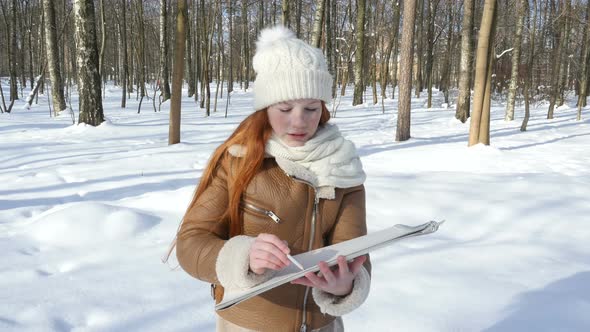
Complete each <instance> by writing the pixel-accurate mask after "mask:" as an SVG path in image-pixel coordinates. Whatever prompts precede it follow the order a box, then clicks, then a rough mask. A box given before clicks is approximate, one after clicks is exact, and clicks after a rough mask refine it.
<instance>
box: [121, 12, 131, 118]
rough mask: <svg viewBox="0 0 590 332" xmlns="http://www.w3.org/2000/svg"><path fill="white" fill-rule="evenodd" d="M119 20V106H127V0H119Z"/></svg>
mask: <svg viewBox="0 0 590 332" xmlns="http://www.w3.org/2000/svg"><path fill="white" fill-rule="evenodd" d="M120 5H121V22H120V24H119V31H120V35H121V44H120V45H121V46H120V47H121V51H120V52H119V56H120V57H121V60H120V61H119V62H120V63H121V108H125V107H126V106H127V85H128V84H129V63H128V61H127V0H121V1H120Z"/></svg>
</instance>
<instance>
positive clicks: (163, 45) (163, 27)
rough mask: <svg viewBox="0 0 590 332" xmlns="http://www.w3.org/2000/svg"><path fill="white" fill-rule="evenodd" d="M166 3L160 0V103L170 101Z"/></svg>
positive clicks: (164, 0)
mask: <svg viewBox="0 0 590 332" xmlns="http://www.w3.org/2000/svg"><path fill="white" fill-rule="evenodd" d="M167 6H168V4H167V1H166V0H160V82H159V83H160V91H161V93H162V102H165V101H166V100H168V99H170V83H168V75H169V74H168V31H167V27H168V22H167V18H168V13H167V9H168V8H167Z"/></svg>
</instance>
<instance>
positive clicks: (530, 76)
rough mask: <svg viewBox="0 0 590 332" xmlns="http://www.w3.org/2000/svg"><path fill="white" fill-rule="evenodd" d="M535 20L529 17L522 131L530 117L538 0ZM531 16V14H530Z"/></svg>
mask: <svg viewBox="0 0 590 332" xmlns="http://www.w3.org/2000/svg"><path fill="white" fill-rule="evenodd" d="M524 5H525V13H526V12H529V10H528V2H527V1H524ZM533 13H534V14H533V15H534V16H533V22H532V23H531V22H530V19H529V40H530V43H529V46H528V50H529V52H528V59H527V68H528V72H527V74H526V78H525V80H524V89H523V94H524V119H523V120H522V124H521V125H520V131H526V127H527V125H528V123H529V117H530V114H531V112H530V109H529V107H530V95H529V91H530V87H531V82H532V80H533V64H534V63H533V60H534V55H535V28H536V27H537V0H533ZM529 17H530V16H529Z"/></svg>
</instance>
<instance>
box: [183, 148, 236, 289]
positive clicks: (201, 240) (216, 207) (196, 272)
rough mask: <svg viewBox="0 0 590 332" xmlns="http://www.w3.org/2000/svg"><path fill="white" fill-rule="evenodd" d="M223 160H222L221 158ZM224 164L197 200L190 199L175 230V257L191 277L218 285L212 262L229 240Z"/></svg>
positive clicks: (225, 170) (221, 164)
mask: <svg viewBox="0 0 590 332" xmlns="http://www.w3.org/2000/svg"><path fill="white" fill-rule="evenodd" d="M224 159H225V158H224ZM227 169H228V166H227V162H226V161H222V162H221V163H220V166H219V167H218V168H217V170H216V172H215V174H214V177H213V180H212V182H211V183H210V185H209V186H208V187H207V189H206V190H205V191H204V192H203V193H202V194H201V196H200V197H198V198H196V199H195V198H193V201H192V202H191V204H190V206H189V208H188V209H187V212H186V214H185V215H184V218H183V223H182V225H181V227H180V229H179V231H178V239H177V243H176V256H177V258H178V262H179V263H180V266H181V267H182V268H183V269H184V270H185V271H186V272H187V273H189V274H190V275H192V276H193V277H195V278H197V279H200V280H203V281H206V282H210V283H215V284H218V283H219V281H218V280H217V273H216V272H215V262H216V261H217V255H218V254H219V251H220V250H221V247H223V245H224V244H225V242H226V240H227V238H228V232H229V231H228V230H229V219H228V218H226V217H225V215H224V213H225V210H226V208H227V204H228V177H227Z"/></svg>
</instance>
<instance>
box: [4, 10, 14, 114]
mask: <svg viewBox="0 0 590 332" xmlns="http://www.w3.org/2000/svg"><path fill="white" fill-rule="evenodd" d="M0 8H1V9H2V15H3V16H4V23H5V25H6V36H7V38H8V40H7V46H8V47H7V48H8V72H9V75H10V100H11V101H14V100H18V85H17V74H16V67H17V56H16V51H17V38H16V29H17V27H16V9H17V1H16V0H13V1H12V8H11V13H12V17H11V19H10V21H9V19H8V16H7V14H6V12H7V11H8V10H7V9H6V8H5V7H4V2H3V1H0ZM8 113H10V112H8Z"/></svg>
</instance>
